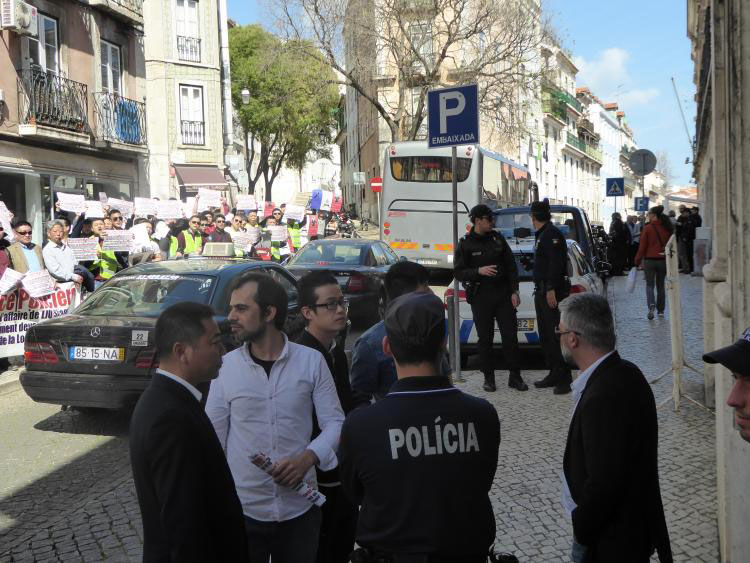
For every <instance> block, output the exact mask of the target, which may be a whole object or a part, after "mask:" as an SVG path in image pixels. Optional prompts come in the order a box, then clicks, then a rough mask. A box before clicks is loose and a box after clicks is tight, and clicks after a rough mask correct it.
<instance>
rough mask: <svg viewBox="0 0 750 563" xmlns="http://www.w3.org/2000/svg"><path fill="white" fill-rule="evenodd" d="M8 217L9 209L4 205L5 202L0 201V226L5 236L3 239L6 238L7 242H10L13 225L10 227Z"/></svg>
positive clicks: (9, 216) (9, 217)
mask: <svg viewBox="0 0 750 563" xmlns="http://www.w3.org/2000/svg"><path fill="white" fill-rule="evenodd" d="M10 219H11V215H10V211H9V210H8V208H7V207H6V206H5V203H3V202H2V201H0V227H2V228H3V231H4V232H5V234H6V236H7V238H6V239H5V240H7V241H8V242H12V241H13V238H14V235H13V227H11V223H10Z"/></svg>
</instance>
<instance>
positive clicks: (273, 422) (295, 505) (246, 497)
mask: <svg viewBox="0 0 750 563" xmlns="http://www.w3.org/2000/svg"><path fill="white" fill-rule="evenodd" d="M313 412H314V413H315V415H316V416H317V418H318V425H319V426H320V428H321V433H320V435H319V436H318V437H317V438H315V439H314V440H313V441H312V442H311V441H310V437H311V434H312V421H313ZM206 413H207V414H208V418H209V419H211V423H212V424H213V425H214V429H215V430H216V434H217V436H218V437H219V442H221V445H222V447H223V448H224V451H225V452H226V454H227V461H228V463H229V468H230V469H231V470H232V477H234V483H235V486H236V487H237V494H238V496H239V497H240V502H241V503H242V509H243V511H244V513H245V514H246V515H247V516H249V517H250V518H253V519H255V520H261V521H265V522H283V521H285V520H290V519H292V518H295V517H297V516H300V515H301V514H304V513H305V512H307V511H308V510H309V509H310V507H311V506H312V504H310V501H308V500H306V499H304V498H303V497H301V496H299V495H298V494H297V493H295V492H294V491H293V490H292V489H290V488H287V487H283V486H280V485H277V484H276V483H275V482H274V480H273V479H272V478H271V477H270V476H269V475H267V474H266V473H265V472H264V471H261V470H260V469H258V468H257V467H255V466H254V465H253V464H252V463H251V462H250V456H251V455H253V454H255V453H257V452H263V453H265V454H267V455H269V456H270V457H271V459H272V460H273V461H274V462H276V461H279V460H280V459H282V458H285V457H291V456H296V455H298V454H300V453H302V452H303V451H305V450H306V449H309V450H311V451H313V452H314V453H315V455H316V456H318V459H319V460H320V463H319V467H320V468H321V469H322V470H324V471H327V470H329V469H333V468H334V467H336V466H337V465H338V458H337V457H336V450H337V449H338V444H339V438H340V435H341V426H342V425H343V423H344V413H343V411H342V410H341V404H340V403H339V398H338V395H337V394H336V386H335V385H334V383H333V377H332V376H331V372H330V371H329V370H328V366H327V365H326V363H325V360H324V359H323V356H322V354H321V353H320V352H318V351H317V350H313V349H312V348H308V347H306V346H301V345H299V344H294V343H291V342H289V341H288V339H287V338H286V336H284V348H283V350H282V351H281V355H280V356H279V359H278V360H276V362H274V364H273V367H272V368H271V373H270V377H269V376H268V375H267V374H266V371H265V369H263V368H262V367H261V366H259V365H258V364H256V363H255V362H254V361H253V359H252V357H251V356H250V354H249V352H248V348H247V345H243V346H241V347H240V348H237V349H236V350H233V351H232V352H229V353H228V354H226V355H225V356H224V363H223V365H222V367H221V370H220V371H219V377H218V378H217V379H215V380H214V381H213V382H212V383H211V390H210V391H209V393H208V400H207V402H206ZM304 480H305V481H307V482H308V483H310V484H311V485H313V486H316V485H317V483H316V479H315V469H314V468H312V467H311V468H310V469H309V470H308V472H307V473H306V474H305V477H304Z"/></svg>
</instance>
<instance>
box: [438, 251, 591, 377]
mask: <svg viewBox="0 0 750 563" xmlns="http://www.w3.org/2000/svg"><path fill="white" fill-rule="evenodd" d="M507 240H508V244H509V245H510V248H511V250H512V251H513V256H514V257H515V260H516V268H517V269H518V282H519V283H518V292H519V295H520V296H521V305H520V306H519V307H518V309H517V313H516V316H517V319H518V345H519V346H520V347H521V348H527V349H529V348H539V347H541V343H540V341H539V332H538V326H537V321H536V311H535V309H534V281H533V279H532V275H533V272H534V242H535V241H534V237H528V238H508V239H507ZM566 242H567V245H568V276H569V277H570V284H571V287H570V292H571V293H582V292H584V291H590V292H593V293H598V294H600V295H604V294H605V287H604V284H603V282H602V280H601V278H600V277H599V275H598V274H597V272H596V271H595V270H594V268H593V266H592V265H591V263H590V262H589V261H588V260H587V259H586V257H585V256H584V254H583V251H582V250H581V247H580V246H579V245H578V243H577V242H576V241H574V240H567V241H566ZM458 299H459V316H460V339H461V365H462V366H464V365H466V362H467V360H468V358H469V355H470V354H474V353H476V352H477V330H476V327H475V326H474V320H473V318H472V315H471V305H469V304H468V303H467V302H466V292H465V291H464V290H463V289H460V290H459V292H458ZM444 300H445V306H446V310H448V311H450V305H451V303H452V300H453V282H452V281H451V284H450V286H449V287H448V289H447V290H446V292H445V296H444ZM495 346H496V348H498V349H501V348H502V338H501V337H500V330H499V329H498V327H497V325H495Z"/></svg>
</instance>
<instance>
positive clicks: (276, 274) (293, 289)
mask: <svg viewBox="0 0 750 563" xmlns="http://www.w3.org/2000/svg"><path fill="white" fill-rule="evenodd" d="M263 273H265V274H268V275H269V276H271V277H272V278H273V279H274V280H276V281H277V282H279V283H280V284H281V287H283V288H284V291H286V294H287V296H288V297H289V304H290V305H291V304H293V303H297V286H296V285H294V283H293V282H292V281H291V280H290V279H289V278H288V277H286V276H285V275H284V274H283V273H282V272H281V271H280V270H277V269H276V268H268V269H266V270H264V271H263Z"/></svg>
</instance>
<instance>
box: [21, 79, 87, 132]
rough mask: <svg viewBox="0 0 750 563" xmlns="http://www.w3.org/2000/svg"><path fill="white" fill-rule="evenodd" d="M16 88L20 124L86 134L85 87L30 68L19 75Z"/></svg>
mask: <svg viewBox="0 0 750 563" xmlns="http://www.w3.org/2000/svg"><path fill="white" fill-rule="evenodd" d="M17 85H18V122H19V123H21V124H24V125H26V124H28V125H35V124H36V125H47V126H50V127H59V128H61V129H70V130H72V131H80V132H85V131H88V129H89V124H88V90H87V88H86V85H85V84H82V83H80V82H76V81H74V80H69V79H67V78H63V77H61V76H59V75H57V74H52V73H49V72H46V71H44V70H42V69H41V68H32V69H27V70H21V71H19V72H18V79H17Z"/></svg>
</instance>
